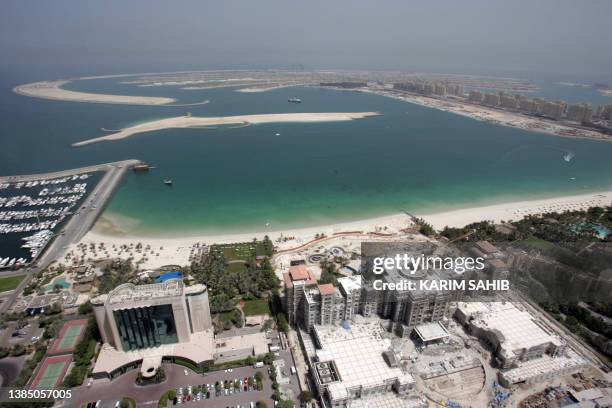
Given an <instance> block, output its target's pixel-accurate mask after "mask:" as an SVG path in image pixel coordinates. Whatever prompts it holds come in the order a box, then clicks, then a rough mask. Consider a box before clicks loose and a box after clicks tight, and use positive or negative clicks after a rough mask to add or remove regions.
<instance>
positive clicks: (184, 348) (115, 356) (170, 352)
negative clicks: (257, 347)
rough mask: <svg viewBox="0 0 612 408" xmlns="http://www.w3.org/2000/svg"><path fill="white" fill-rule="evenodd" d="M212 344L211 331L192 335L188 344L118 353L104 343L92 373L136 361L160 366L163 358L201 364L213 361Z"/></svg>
mask: <svg viewBox="0 0 612 408" xmlns="http://www.w3.org/2000/svg"><path fill="white" fill-rule="evenodd" d="M213 344H214V335H213V331H212V330H207V331H201V332H197V333H192V334H191V339H190V341H189V342H185V343H172V344H163V345H161V346H158V347H150V348H144V349H138V350H132V351H118V350H116V349H115V348H114V347H112V346H111V345H109V344H106V343H105V344H104V345H103V346H102V349H101V350H100V354H99V355H98V359H97V360H96V365H95V366H94V369H93V372H94V373H99V372H102V373H110V372H111V371H114V370H116V369H117V368H119V367H122V366H124V365H126V364H128V363H131V362H133V361H138V360H143V361H146V362H147V366H155V362H159V364H161V360H162V357H164V356H177V357H184V358H187V359H189V360H191V361H194V362H195V363H201V362H203V361H208V360H212V359H213V349H214V346H213Z"/></svg>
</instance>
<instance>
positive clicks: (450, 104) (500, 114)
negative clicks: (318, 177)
mask: <svg viewBox="0 0 612 408" xmlns="http://www.w3.org/2000/svg"><path fill="white" fill-rule="evenodd" d="M334 89H335V88H334ZM338 90H341V89H338ZM354 91H359V92H364V93H371V94H373V95H379V96H383V97H386V98H392V99H396V100H399V101H403V102H408V103H413V104H415V105H420V106H424V107H426V108H431V109H437V110H440V111H443V112H448V113H454V114H456V115H461V116H464V117H468V118H471V119H475V120H478V121H480V122H486V123H491V124H494V125H500V126H506V127H512V128H515V129H521V130H525V131H528V132H538V133H544V134H548V135H552V136H558V137H569V138H576V139H590V140H597V141H600V142H612V136H610V135H606V134H603V133H600V132H596V131H593V130H588V129H583V128H576V127H572V126H569V125H565V124H563V122H557V121H553V120H548V119H545V118H541V117H530V116H526V115H523V114H520V113H516V112H511V111H506V110H501V109H494V108H488V107H486V106H482V105H473V104H468V103H465V102H461V101H453V100H450V99H448V100H441V99H435V98H430V97H425V96H420V95H412V94H403V95H397V94H392V93H390V92H388V91H385V90H372V89H364V88H362V89H359V90H354Z"/></svg>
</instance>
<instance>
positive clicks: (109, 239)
mask: <svg viewBox="0 0 612 408" xmlns="http://www.w3.org/2000/svg"><path fill="white" fill-rule="evenodd" d="M602 205H612V190H611V191H599V192H592V193H586V194H577V195H568V196H563V197H556V198H543V199H534V200H520V201H510V202H506V203H500V204H491V205H483V206H476V207H471V208H464V209H454V210H448V211H442V212H436V213H426V212H415V213H414V214H413V215H414V216H416V217H419V218H423V219H424V220H425V221H426V222H428V223H430V224H432V225H433V226H434V228H436V229H438V230H440V229H442V228H444V227H445V226H449V227H463V226H465V225H467V224H470V223H473V222H478V221H485V220H489V221H493V222H496V223H499V222H501V221H510V220H519V219H521V218H523V217H524V216H526V215H530V214H542V213H546V212H551V211H559V212H563V211H567V210H578V209H586V208H588V207H592V206H602ZM119 222H121V223H123V222H128V223H129V222H130V221H129V220H126V219H122V218H121V217H119ZM411 227H414V224H413V223H412V221H411V217H410V216H409V215H407V214H405V213H396V214H391V215H386V216H381V217H376V218H369V219H362V220H357V221H349V222H342V223H333V224H328V225H323V226H315V227H306V228H286V229H280V230H270V231H265V230H264V231H258V232H245V233H228V234H199V235H194V236H184V237H162V236H138V235H135V234H130V233H129V232H126V231H125V230H123V229H122V228H121V226H119V225H117V223H116V222H115V221H113V219H111V218H109V217H105V216H102V217H101V218H100V220H99V221H98V222H97V223H96V225H95V226H94V228H93V229H92V230H91V231H89V232H88V233H87V235H85V237H83V239H82V240H81V243H84V244H86V245H89V244H92V243H94V244H100V243H103V244H104V245H105V246H106V247H107V248H109V247H113V246H114V247H117V248H119V247H121V246H122V245H128V246H129V245H130V244H136V243H142V244H143V245H145V246H146V245H150V246H151V247H152V248H154V251H155V252H156V253H157V254H158V255H157V256H156V257H155V259H149V260H148V261H147V263H146V266H147V267H150V268H153V267H159V266H162V265H166V264H172V263H174V264H177V263H178V264H186V263H187V262H188V259H189V254H190V253H191V249H192V247H193V246H194V245H195V244H206V245H210V244H213V243H218V244H220V243H233V242H245V241H251V240H252V239H253V238H257V239H262V238H263V237H264V236H265V235H268V236H269V237H270V239H272V240H273V241H276V240H278V239H279V238H280V237H290V238H291V239H290V240H289V241H287V242H284V243H283V244H282V246H283V249H284V247H287V248H292V247H296V246H299V245H301V244H304V243H306V242H309V241H311V240H313V239H314V238H315V235H316V234H321V233H324V234H325V235H326V236H328V237H333V236H338V235H340V236H343V237H350V236H353V237H356V238H366V239H369V238H372V237H376V236H382V237H386V238H387V239H401V238H402V237H405V235H404V234H403V230H405V229H406V228H411ZM75 248H76V244H75V245H74V246H73V247H72V248H71V250H74V249H75ZM126 256H127V254H126Z"/></svg>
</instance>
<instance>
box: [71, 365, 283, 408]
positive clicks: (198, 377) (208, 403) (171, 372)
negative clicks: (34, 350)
mask: <svg viewBox="0 0 612 408" xmlns="http://www.w3.org/2000/svg"><path fill="white" fill-rule="evenodd" d="M163 367H164V370H165V373H166V378H167V379H166V381H164V382H163V383H161V384H155V385H148V386H144V387H141V386H138V385H136V383H135V380H136V375H137V374H138V370H133V371H130V372H128V373H126V374H124V375H122V376H120V377H118V378H116V379H114V380H113V381H109V380H96V381H95V382H94V383H93V384H92V385H91V387H89V388H88V387H87V386H86V385H83V386H81V387H78V388H76V389H75V391H74V397H73V399H72V401H70V406H74V407H80V406H82V405H83V404H87V403H88V402H95V401H98V400H101V404H100V407H102V408H113V407H114V406H115V403H116V402H117V401H118V400H120V399H121V397H131V398H134V399H135V400H136V402H137V405H138V407H156V406H157V402H158V400H159V398H160V397H161V395H162V394H164V393H165V392H167V391H168V390H170V389H173V388H174V389H178V388H180V387H182V388H183V390H184V391H186V389H187V387H188V386H189V385H191V386H192V388H193V387H195V386H198V385H202V384H215V383H216V382H220V383H223V382H224V381H226V380H227V381H230V380H231V381H232V382H234V381H235V380H236V379H243V380H244V377H253V376H255V373H256V372H257V371H260V372H261V373H262V378H263V389H262V390H261V391H244V389H243V390H242V392H237V393H233V394H231V395H225V393H223V395H219V396H216V395H214V393H211V397H210V398H209V399H200V400H199V401H198V400H197V399H195V400H194V399H193V398H191V399H190V400H189V401H186V402H184V403H180V404H177V406H184V407H212V408H225V407H228V406H233V407H235V406H236V405H240V406H241V407H242V406H245V407H246V406H249V404H250V402H251V401H252V402H254V403H255V402H257V401H264V402H265V403H266V404H267V405H268V406H269V407H272V406H274V402H273V400H272V398H271V396H272V394H273V392H272V383H271V381H270V377H269V375H268V369H267V367H262V368H259V369H255V368H253V367H240V368H234V369H233V370H232V372H226V371H224V370H222V371H215V372H212V373H209V374H207V375H202V374H197V373H195V372H193V371H191V370H189V369H185V368H184V367H183V366H179V365H174V364H164V365H163ZM185 372H186V373H187V375H185ZM172 404H173V403H172V402H170V403H169V406H173V405H172Z"/></svg>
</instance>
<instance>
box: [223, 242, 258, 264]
mask: <svg viewBox="0 0 612 408" xmlns="http://www.w3.org/2000/svg"><path fill="white" fill-rule="evenodd" d="M215 246H216V247H217V248H220V249H221V250H222V251H223V255H224V256H225V259H226V260H228V261H233V260H236V259H241V260H244V261H246V260H247V259H248V258H249V256H250V254H251V250H252V249H253V246H255V254H256V255H257V256H259V255H265V254H266V250H265V248H264V246H263V242H261V241H257V242H256V243H253V242H239V243H236V244H217V245H215Z"/></svg>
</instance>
